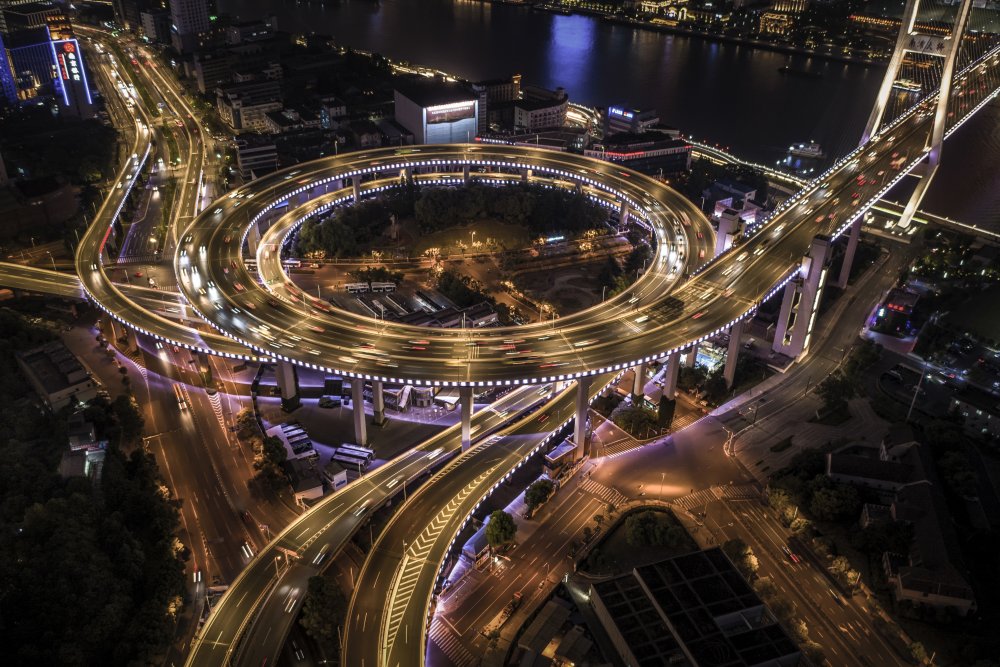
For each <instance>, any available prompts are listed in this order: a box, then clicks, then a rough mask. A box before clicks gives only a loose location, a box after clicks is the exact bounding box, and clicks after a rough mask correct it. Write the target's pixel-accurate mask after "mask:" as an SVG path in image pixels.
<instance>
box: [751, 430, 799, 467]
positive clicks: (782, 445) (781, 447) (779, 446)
mask: <svg viewBox="0 0 1000 667" xmlns="http://www.w3.org/2000/svg"><path fill="white" fill-rule="evenodd" d="M791 446H792V436H788V437H786V438H783V439H782V440H780V441H778V442H777V443H776V444H773V445H771V451H772V452H774V453H775V454H777V453H778V452H783V451H785V450H786V449H788V448H789V447H791ZM758 463H763V460H761V461H758Z"/></svg>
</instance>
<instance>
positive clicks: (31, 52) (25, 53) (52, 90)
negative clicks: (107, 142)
mask: <svg viewBox="0 0 1000 667" xmlns="http://www.w3.org/2000/svg"><path fill="white" fill-rule="evenodd" d="M57 18H58V17H57ZM53 29H54V30H53ZM53 29H50V27H49V25H48V24H45V25H40V26H34V27H29V28H24V29H21V30H17V31H14V32H9V33H0V88H2V92H3V96H4V98H5V99H6V101H7V103H8V104H18V103H19V102H25V101H34V100H36V99H38V98H40V97H51V98H52V99H54V100H55V101H56V103H57V105H58V108H59V112H60V113H65V114H68V115H71V116H78V117H80V118H91V117H93V115H94V113H95V109H94V104H93V99H92V98H91V94H90V85H89V82H88V81H87V71H86V68H85V67H84V62H83V53H82V52H81V50H80V45H79V43H78V42H77V40H76V38H74V37H73V36H72V34H71V33H69V34H68V33H67V29H66V26H64V25H62V24H61V23H60V22H59V20H56V21H54V22H53Z"/></svg>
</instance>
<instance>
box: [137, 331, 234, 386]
mask: <svg viewBox="0 0 1000 667" xmlns="http://www.w3.org/2000/svg"><path fill="white" fill-rule="evenodd" d="M133 340H135V338H134V337H133ZM136 343H138V341H136ZM198 373H199V374H200V375H201V379H202V381H204V383H205V387H214V386H215V378H214V377H213V375H212V364H211V363H209V361H208V355H207V354H205V353H204V352H199V353H198Z"/></svg>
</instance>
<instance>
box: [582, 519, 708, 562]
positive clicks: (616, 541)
mask: <svg viewBox="0 0 1000 667" xmlns="http://www.w3.org/2000/svg"><path fill="white" fill-rule="evenodd" d="M641 512H653V513H654V514H655V515H656V516H657V518H658V519H659V522H660V525H661V526H663V527H675V528H680V529H681V531H683V530H684V529H683V527H682V526H681V523H680V522H679V521H678V520H677V517H675V516H674V515H673V513H672V512H668V511H664V510H658V509H649V508H642V509H637V510H635V511H634V512H631V513H630V515H631V514H636V513H641ZM627 516H629V515H626V516H624V517H622V520H621V521H619V522H618V524H617V525H616V526H615V528H614V529H613V530H612V531H611V532H610V533H608V534H606V535H605V536H604V537H603V538H602V539H601V540H600V542H598V544H597V545H596V546H595V547H594V548H593V549H592V550H591V552H590V553H589V554H588V555H587V558H586V559H585V560H584V561H583V563H581V565H580V569H582V570H583V571H585V572H588V573H590V574H594V575H608V574H618V573H621V572H626V571H628V570H630V569H632V568H633V567H635V566H637V565H641V564H645V563H653V562H656V561H659V560H663V559H665V558H672V557H674V556H680V555H682V554H686V553H691V552H692V551H696V550H697V549H698V545H697V543H696V542H695V541H694V539H692V538H691V536H690V535H688V534H687V533H686V532H684V533H683V535H684V539H683V540H681V541H680V542H679V543H678V544H674V545H656V546H646V545H639V546H637V545H633V544H629V542H628V540H627V539H626V536H625V521H626V519H627Z"/></svg>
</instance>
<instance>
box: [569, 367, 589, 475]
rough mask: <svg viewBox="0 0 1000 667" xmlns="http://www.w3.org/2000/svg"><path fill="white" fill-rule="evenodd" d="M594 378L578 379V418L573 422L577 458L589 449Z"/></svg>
mask: <svg viewBox="0 0 1000 667" xmlns="http://www.w3.org/2000/svg"><path fill="white" fill-rule="evenodd" d="M592 381H593V378H590V377H582V378H580V379H579V380H577V381H576V419H575V421H574V423H573V442H575V443H576V455H577V458H581V457H583V454H584V452H585V451H586V450H587V419H588V417H589V412H590V383H591V382H592Z"/></svg>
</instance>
